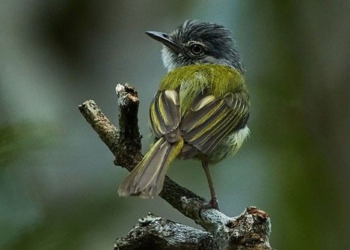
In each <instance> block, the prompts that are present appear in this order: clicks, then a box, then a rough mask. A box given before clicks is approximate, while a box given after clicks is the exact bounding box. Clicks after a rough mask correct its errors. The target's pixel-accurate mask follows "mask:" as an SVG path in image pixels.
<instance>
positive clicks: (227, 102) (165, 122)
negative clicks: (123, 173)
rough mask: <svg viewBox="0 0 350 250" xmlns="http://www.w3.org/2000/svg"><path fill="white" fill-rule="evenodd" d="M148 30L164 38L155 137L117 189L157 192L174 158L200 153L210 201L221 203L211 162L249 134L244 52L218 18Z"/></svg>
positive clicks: (153, 114) (214, 204) (196, 156)
mask: <svg viewBox="0 0 350 250" xmlns="http://www.w3.org/2000/svg"><path fill="white" fill-rule="evenodd" d="M146 34H147V35H149V36H150V37H151V38H153V39H155V40H157V41H159V42H161V43H163V49H162V60H163V63H164V65H165V67H166V68H167V69H168V73H167V75H166V76H165V77H164V78H163V80H162V81H161V83H160V86H159V89H158V91H157V92H156V94H155V96H154V99H153V100H152V102H151V105H150V110H149V117H150V126H151V129H152V133H153V136H154V138H155V143H154V144H153V145H152V146H151V148H150V150H149V151H148V152H147V153H146V155H145V156H144V158H143V159H142V160H141V162H140V163H139V164H138V165H137V166H136V167H135V169H133V171H132V172H131V173H130V174H129V176H128V177H127V178H126V179H125V180H124V182H123V183H122V184H121V186H120V187H119V190H118V193H119V195H120V196H140V197H141V198H153V197H155V196H156V195H158V194H159V193H160V192H161V191H162V188H163V183H164V177H165V174H166V172H167V170H168V167H169V165H170V163H171V162H172V161H174V160H175V159H176V158H178V159H197V160H199V161H201V163H202V166H203V169H204V171H205V174H206V177H207V180H208V184H209V188H210V193H211V200H210V202H209V206H210V207H212V208H216V209H218V202H217V198H216V194H215V191H214V187H213V182H212V179H211V176H210V172H209V168H208V166H209V164H212V163H217V162H219V161H221V160H223V159H224V158H225V157H227V156H229V155H233V154H235V153H236V152H237V151H238V149H239V148H240V147H241V145H242V143H243V141H244V140H245V138H246V137H247V136H248V134H249V129H248V127H247V125H246V124H247V121H248V117H249V106H250V102H249V96H248V91H247V89H246V86H245V83H244V77H243V74H244V71H243V69H242V62H241V57H240V55H239V53H238V52H237V50H236V49H235V47H234V42H233V39H232V37H231V33H230V31H229V30H227V29H226V28H224V27H223V26H222V25H218V24H214V23H206V22H199V21H185V22H184V23H183V24H182V25H181V26H180V27H178V28H177V29H176V30H175V31H173V32H172V33H170V34H165V33H161V32H154V31H148V32H146Z"/></svg>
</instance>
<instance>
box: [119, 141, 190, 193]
mask: <svg viewBox="0 0 350 250" xmlns="http://www.w3.org/2000/svg"><path fill="white" fill-rule="evenodd" d="M183 145H184V141H183V139H182V138H181V137H180V138H179V140H177V141H176V142H174V143H170V142H168V141H167V140H165V139H164V138H163V137H162V138H160V139H159V140H158V141H157V142H156V143H155V144H154V145H153V146H152V147H151V149H150V150H149V151H148V153H147V154H146V155H145V156H144V157H143V159H142V160H141V161H140V163H139V164H138V165H137V166H136V167H135V168H134V169H133V170H132V171H131V173H130V174H129V175H128V176H127V177H126V179H125V180H124V181H123V183H122V184H121V185H120V187H119V189H118V194H119V196H139V197H141V198H153V197H155V196H157V195H158V194H159V193H160V192H161V191H162V188H163V184H164V178H165V174H166V172H167V170H168V167H169V165H170V163H171V162H172V161H174V159H175V158H176V157H177V156H178V155H179V154H180V152H181V150H182V148H183Z"/></svg>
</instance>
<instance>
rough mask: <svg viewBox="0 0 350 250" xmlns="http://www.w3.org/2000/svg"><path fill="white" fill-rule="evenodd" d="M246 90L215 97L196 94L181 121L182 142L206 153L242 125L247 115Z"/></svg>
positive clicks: (247, 100) (247, 101)
mask: <svg viewBox="0 0 350 250" xmlns="http://www.w3.org/2000/svg"><path fill="white" fill-rule="evenodd" d="M248 111H249V98H248V94H247V92H246V91H238V92H235V93H231V92H230V93H227V94H225V95H224V96H222V97H215V96H213V95H212V94H206V93H205V92H204V93H203V92H202V93H201V94H199V95H198V96H197V97H196V98H195V99H194V102H193V103H192V106H191V109H190V111H188V112H186V113H185V114H184V116H183V118H182V120H181V125H180V130H181V134H182V136H183V138H184V140H185V142H186V143H188V144H190V145H192V146H194V147H195V148H197V149H198V150H199V151H200V152H202V153H204V154H209V153H210V152H212V150H213V149H215V147H216V146H217V145H218V144H219V143H220V142H221V141H222V140H223V139H224V138H225V137H227V136H228V135H230V134H231V133H232V132H234V131H235V130H239V129H241V128H243V127H244V126H245V124H246V122H247V119H248V116H249V113H248Z"/></svg>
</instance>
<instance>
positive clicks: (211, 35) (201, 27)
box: [146, 21, 243, 72]
mask: <svg viewBox="0 0 350 250" xmlns="http://www.w3.org/2000/svg"><path fill="white" fill-rule="evenodd" d="M146 34H147V35H149V36H150V37H152V38H154V39H155V40H157V41H160V42H162V43H163V44H164V46H163V49H162V59H163V63H164V66H165V67H166V68H167V69H168V71H170V70H173V69H174V68H177V67H181V66H185V65H191V64H205V63H206V64H208V63H209V64H221V65H227V66H230V67H233V68H236V69H238V70H239V71H241V72H243V69H242V62H241V57H240V55H239V53H238V51H237V50H236V49H235V48H234V41H233V39H232V37H231V32H230V31H229V30H228V29H226V28H225V27H224V26H222V25H219V24H214V23H205V22H199V21H185V22H184V23H183V24H182V25H181V26H180V27H179V28H177V29H176V30H175V31H173V32H172V33H170V34H166V33H161V32H154V31H148V32H146Z"/></svg>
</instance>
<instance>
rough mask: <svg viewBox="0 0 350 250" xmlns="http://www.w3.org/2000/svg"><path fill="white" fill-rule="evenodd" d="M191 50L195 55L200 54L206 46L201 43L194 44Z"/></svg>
mask: <svg viewBox="0 0 350 250" xmlns="http://www.w3.org/2000/svg"><path fill="white" fill-rule="evenodd" d="M190 50H191V52H192V53H193V54H194V55H200V54H202V53H203V51H204V47H203V45H201V44H192V45H191V46H190Z"/></svg>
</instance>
